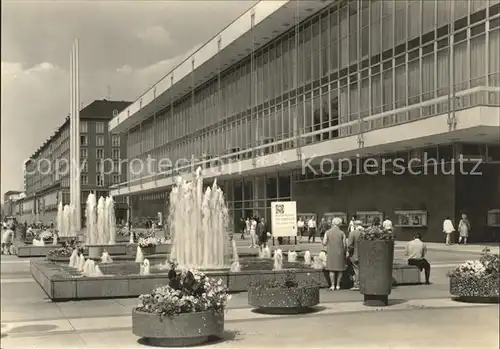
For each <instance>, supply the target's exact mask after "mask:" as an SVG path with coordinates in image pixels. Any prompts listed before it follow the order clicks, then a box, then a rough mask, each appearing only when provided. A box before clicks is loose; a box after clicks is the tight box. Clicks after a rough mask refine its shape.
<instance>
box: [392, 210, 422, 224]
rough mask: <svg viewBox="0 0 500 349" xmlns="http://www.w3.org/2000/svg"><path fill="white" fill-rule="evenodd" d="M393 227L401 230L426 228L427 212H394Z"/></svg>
mask: <svg viewBox="0 0 500 349" xmlns="http://www.w3.org/2000/svg"><path fill="white" fill-rule="evenodd" d="M394 214H395V216H396V217H395V218H396V219H395V222H394V226H396V227H402V228H410V227H411V228H418V227H421V228H423V227H426V226H427V211H422V210H400V211H394Z"/></svg>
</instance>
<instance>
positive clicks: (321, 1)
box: [110, 0, 500, 241]
mask: <svg viewBox="0 0 500 349" xmlns="http://www.w3.org/2000/svg"><path fill="white" fill-rule="evenodd" d="M499 113H500V1H499V0H470V1H469V0H453V1H450V0H426V1H410V0H370V1H361V0H359V1H347V0H342V1H325V0H317V1H272V2H270V1H261V2H259V3H257V4H256V5H255V6H254V7H252V8H251V9H250V10H249V11H247V12H246V13H244V14H243V15H242V16H241V17H239V18H237V19H236V20H235V21H234V22H233V23H232V24H230V25H229V26H228V27H226V28H225V29H224V30H223V31H221V32H220V33H219V34H218V35H216V36H215V37H214V38H213V39H211V40H210V41H208V42H207V43H206V44H205V45H204V46H202V47H201V48H200V49H199V50H198V51H196V52H195V53H193V54H192V55H191V56H190V57H188V58H187V59H186V60H185V61H184V62H183V63H181V64H180V65H179V66H177V67H176V68H175V69H173V70H172V71H171V72H170V73H169V74H167V75H166V76H165V77H164V78H163V79H162V80H161V81H160V82H159V83H158V84H156V85H155V86H153V87H152V88H151V89H150V90H149V91H147V92H146V93H145V94H143V95H142V96H141V97H140V98H139V99H138V100H137V101H135V102H134V103H133V104H131V105H130V106H129V107H127V108H126V109H125V110H124V111H123V112H121V113H120V114H119V115H118V116H117V117H115V118H114V119H113V120H111V122H110V130H111V131H112V132H121V133H123V134H127V155H128V158H129V160H132V159H134V158H137V159H139V160H142V161H145V160H146V159H147V158H148V157H150V158H153V159H156V160H157V161H156V163H157V164H160V160H162V161H161V166H159V167H156V168H153V169H152V170H151V168H150V169H149V170H148V169H146V168H145V167H144V166H141V163H140V161H136V162H134V166H132V163H131V166H130V168H129V177H128V181H126V182H122V183H120V184H119V185H116V186H114V187H113V188H112V193H113V195H115V196H116V195H124V196H128V197H129V200H130V201H131V206H132V211H133V215H142V216H153V215H155V214H156V212H158V211H162V210H163V208H164V206H165V205H164V201H165V197H166V196H167V195H166V193H168V191H169V188H170V187H171V186H172V185H173V184H174V180H175V176H177V175H179V174H181V175H183V176H185V177H188V178H189V176H190V175H189V173H190V172H191V171H192V169H193V166H190V164H189V159H191V158H192V157H194V158H195V159H197V160H194V161H193V162H194V163H196V165H203V166H204V167H209V168H208V170H205V177H206V178H207V179H210V178H213V177H218V178H219V180H218V183H219V184H221V185H222V187H223V188H224V190H225V193H226V197H227V202H228V206H229V210H230V213H231V215H232V217H233V219H234V220H235V221H237V220H238V219H239V218H240V217H242V216H249V215H253V214H257V215H259V216H260V217H266V218H267V219H269V217H270V203H271V202H272V201H276V200H294V201H296V202H297V208H298V211H299V213H300V212H303V213H304V214H306V213H307V215H317V216H318V218H320V217H323V216H324V215H343V216H346V217H349V218H350V217H351V216H353V215H357V216H358V218H360V219H362V220H364V221H365V222H366V223H367V224H368V223H369V222H368V221H369V220H370V218H373V217H377V216H378V217H384V216H389V217H391V219H392V220H393V222H394V225H395V226H396V232H397V234H398V238H401V239H408V238H410V237H411V236H412V235H413V234H414V233H415V232H417V231H418V232H420V233H422V234H423V235H424V238H425V239H426V240H427V241H443V239H444V237H443V234H442V233H441V232H442V221H443V219H444V218H445V217H447V216H449V217H451V218H452V219H453V220H454V221H455V222H456V224H457V223H458V219H459V218H460V215H461V213H463V212H466V213H467V214H468V216H469V219H470V222H471V225H472V231H473V233H472V236H471V238H470V240H476V241H479V240H487V239H498V237H499V236H500V229H499V227H500V219H499V213H498V212H500V146H499V133H498V130H499V127H500V118H499ZM461 156H462V157H463V158H464V159H463V160H459V159H461ZM186 159H187V160H186ZM348 159H350V162H349V161H346V160H348ZM341 160H342V161H341ZM396 160H397V161H396ZM398 161H399V162H400V163H402V164H403V166H402V170H401V169H400V168H398V166H397V164H398ZM348 163H349V164H348ZM435 163H437V165H435ZM476 165H479V166H477V167H476ZM332 166H333V168H332ZM452 171H453V173H452ZM479 172H481V175H476V174H478V173H479ZM340 179H341V180H340ZM472 188H473V189H472Z"/></svg>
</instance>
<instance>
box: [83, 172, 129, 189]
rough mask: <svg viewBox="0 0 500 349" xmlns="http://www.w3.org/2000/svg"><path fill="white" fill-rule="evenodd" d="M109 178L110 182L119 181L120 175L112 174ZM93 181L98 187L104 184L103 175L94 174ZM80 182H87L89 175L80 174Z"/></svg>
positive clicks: (116, 182) (84, 183)
mask: <svg viewBox="0 0 500 349" xmlns="http://www.w3.org/2000/svg"><path fill="white" fill-rule="evenodd" d="M110 178H111V184H118V183H120V175H119V174H112V175H111V177H110ZM95 183H96V185H97V186H98V187H103V186H104V175H102V174H98V175H96V176H95ZM80 184H82V185H87V184H89V176H88V175H86V174H82V175H81V176H80Z"/></svg>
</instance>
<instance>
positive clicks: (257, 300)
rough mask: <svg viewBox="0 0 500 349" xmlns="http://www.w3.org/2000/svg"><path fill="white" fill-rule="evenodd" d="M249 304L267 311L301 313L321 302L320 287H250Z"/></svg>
mask: <svg viewBox="0 0 500 349" xmlns="http://www.w3.org/2000/svg"><path fill="white" fill-rule="evenodd" d="M248 304H249V305H251V306H252V307H254V308H257V309H259V310H261V311H263V312H266V313H272V314H299V313H303V312H306V311H308V310H309V308H310V307H313V306H315V305H318V304H319V287H315V286H310V287H308V286H306V287H294V288H264V287H250V288H249V289H248Z"/></svg>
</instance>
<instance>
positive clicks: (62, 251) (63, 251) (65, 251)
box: [47, 247, 73, 257]
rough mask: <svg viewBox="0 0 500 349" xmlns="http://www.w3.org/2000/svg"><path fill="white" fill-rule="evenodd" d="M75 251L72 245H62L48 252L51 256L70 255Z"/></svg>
mask: <svg viewBox="0 0 500 349" xmlns="http://www.w3.org/2000/svg"><path fill="white" fill-rule="evenodd" d="M72 253H73V248H71V247H60V248H55V249H53V250H49V252H48V253H47V254H48V256H49V257H70V256H71V254H72Z"/></svg>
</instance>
